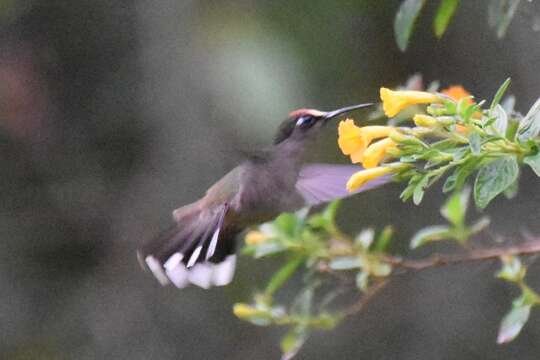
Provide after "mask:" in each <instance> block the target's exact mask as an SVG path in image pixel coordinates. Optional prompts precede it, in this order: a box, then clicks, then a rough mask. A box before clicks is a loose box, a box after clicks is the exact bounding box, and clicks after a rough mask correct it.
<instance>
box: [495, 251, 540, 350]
mask: <svg viewBox="0 0 540 360" xmlns="http://www.w3.org/2000/svg"><path fill="white" fill-rule="evenodd" d="M501 260H502V263H503V267H502V268H501V270H500V271H499V272H498V273H497V277H498V278H499V279H502V280H505V281H508V282H511V283H514V284H515V285H517V286H519V288H520V289H521V295H520V296H519V297H517V298H516V299H514V301H512V308H511V309H510V311H509V312H508V313H507V314H506V315H505V316H504V318H503V319H502V321H501V325H500V328H499V335H498V336H497V342H498V343H499V344H503V343H507V342H510V341H512V340H514V339H515V338H516V337H517V336H518V335H519V333H520V332H521V329H523V327H524V326H525V324H526V323H527V321H528V320H529V315H530V313H531V309H532V308H533V307H535V306H537V305H540V296H539V295H538V294H537V293H536V292H535V291H534V290H532V289H531V288H530V287H529V286H527V284H526V283H525V275H526V273H527V268H526V267H525V266H524V265H523V264H522V262H521V260H520V259H519V258H518V257H516V256H504V257H502V259H501Z"/></svg>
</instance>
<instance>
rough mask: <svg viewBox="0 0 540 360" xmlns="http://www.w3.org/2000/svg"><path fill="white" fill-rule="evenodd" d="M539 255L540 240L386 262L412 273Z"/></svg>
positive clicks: (360, 304) (357, 307)
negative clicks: (505, 258)
mask: <svg viewBox="0 0 540 360" xmlns="http://www.w3.org/2000/svg"><path fill="white" fill-rule="evenodd" d="M538 253H540V239H532V240H529V241H527V242H524V243H521V244H518V245H512V246H505V247H494V248H485V249H475V250H470V251H468V252H466V253H461V254H451V255H441V254H435V255H432V256H429V257H427V258H425V259H419V260H410V259H403V258H401V257H399V256H385V257H384V260H385V261H386V262H388V263H389V264H391V265H392V266H394V267H396V268H402V269H405V270H410V271H421V270H426V269H430V268H435V267H440V266H447V265H457V264H460V263H467V262H476V261H487V260H496V259H499V258H501V257H502V256H511V255H532V254H538ZM327 270H328V269H327ZM330 271H331V270H330ZM389 282H390V278H386V279H383V280H379V281H378V282H377V283H375V284H374V285H372V286H371V287H370V288H369V289H368V291H367V292H365V293H364V294H363V295H362V297H361V298H360V300H359V301H357V302H356V303H354V304H353V305H351V306H350V307H349V308H348V309H347V310H345V312H344V314H345V315H346V316H349V315H353V314H356V313H359V312H360V311H362V310H363V309H364V307H365V306H366V305H367V304H368V303H369V301H370V300H371V299H372V298H373V297H374V296H375V295H377V294H378V293H379V292H380V291H381V290H382V289H383V288H384V287H385V286H386V285H387V284H388V283H389Z"/></svg>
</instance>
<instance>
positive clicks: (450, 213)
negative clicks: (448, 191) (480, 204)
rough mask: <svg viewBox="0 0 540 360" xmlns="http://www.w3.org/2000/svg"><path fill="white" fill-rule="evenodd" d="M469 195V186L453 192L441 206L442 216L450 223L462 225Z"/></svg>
mask: <svg viewBox="0 0 540 360" xmlns="http://www.w3.org/2000/svg"><path fill="white" fill-rule="evenodd" d="M470 195H471V189H470V188H469V187H467V188H465V189H464V190H463V191H461V192H456V193H454V194H453V195H452V196H450V198H449V199H448V201H446V203H445V204H444V206H443V207H442V209H441V214H442V216H444V217H445V219H447V220H448V221H449V222H450V223H451V224H452V225H454V226H462V225H463V224H464V222H465V214H466V212H467V207H468V206H469V197H470Z"/></svg>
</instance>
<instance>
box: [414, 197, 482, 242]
mask: <svg viewBox="0 0 540 360" xmlns="http://www.w3.org/2000/svg"><path fill="white" fill-rule="evenodd" d="M470 194H471V191H470V189H469V188H465V189H464V190H463V191H461V192H455V193H454V194H453V195H452V196H450V198H449V199H448V200H447V201H446V203H445V204H444V205H443V207H442V208H441V215H442V216H443V217H444V218H445V219H446V220H448V225H432V226H428V227H425V228H423V229H421V230H419V231H418V232H417V233H416V234H415V235H414V237H413V238H412V239H411V242H410V247H411V249H416V248H418V247H420V246H423V245H425V244H427V243H430V242H433V241H439V240H454V241H456V242H458V243H459V244H461V245H463V244H465V243H466V242H467V241H468V240H469V238H470V237H471V236H473V235H475V234H477V233H479V232H480V231H482V230H484V229H485V228H486V227H487V226H488V225H489V218H487V217H483V218H481V219H480V220H478V221H477V222H476V223H474V224H473V225H471V226H467V225H466V223H465V215H466V213H467V207H468V205H469V198H470Z"/></svg>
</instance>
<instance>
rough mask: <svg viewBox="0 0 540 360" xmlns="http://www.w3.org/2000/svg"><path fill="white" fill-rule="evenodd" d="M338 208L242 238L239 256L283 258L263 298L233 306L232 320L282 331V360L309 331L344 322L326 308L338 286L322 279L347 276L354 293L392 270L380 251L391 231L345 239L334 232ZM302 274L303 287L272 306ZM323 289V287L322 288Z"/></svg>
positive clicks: (294, 217)
mask: <svg viewBox="0 0 540 360" xmlns="http://www.w3.org/2000/svg"><path fill="white" fill-rule="evenodd" d="M338 206H339V202H338V201H336V202H333V203H331V204H329V205H328V206H327V207H326V209H324V210H323V211H322V212H321V213H316V214H313V215H311V216H309V217H306V216H305V214H304V213H303V212H300V213H297V214H290V213H287V214H282V215H280V216H279V217H278V218H276V220H274V221H273V222H271V223H268V224H263V225H261V226H260V227H259V229H258V230H253V232H255V233H256V236H253V234H251V235H250V234H248V235H247V236H246V241H248V240H247V239H249V238H250V236H251V238H252V239H253V238H257V239H262V240H258V241H251V242H252V243H250V244H247V245H246V246H245V247H244V249H243V252H244V254H248V255H250V256H253V257H254V258H260V257H269V256H275V255H278V254H284V255H286V256H284V263H283V265H282V266H281V268H280V269H279V270H278V271H276V272H275V274H274V275H272V276H271V277H270V280H269V281H268V284H267V285H266V287H265V289H264V291H263V292H259V293H257V294H255V295H254V297H253V300H252V302H251V304H243V303H238V304H236V305H235V307H234V312H235V314H236V315H237V316H238V317H239V318H240V319H243V320H246V321H249V322H251V323H252V324H255V325H258V326H269V325H279V326H287V327H288V331H287V332H286V334H285V336H284V337H283V339H282V341H281V349H282V352H283V358H291V357H292V356H294V354H296V352H297V351H298V350H299V349H300V347H301V346H302V344H303V343H304V341H305V340H306V339H307V337H308V336H309V333H310V332H311V331H312V330H314V329H331V328H333V327H334V326H335V325H336V324H337V323H338V322H339V321H340V320H341V319H342V318H343V316H344V313H343V311H344V310H341V311H340V310H334V311H330V309H329V308H328V307H329V305H331V303H332V301H333V299H334V298H335V296H336V292H337V289H338V287H339V286H340V284H339V283H338V284H336V281H335V280H336V278H335V277H332V276H329V275H328V273H329V272H331V273H336V274H337V273H343V275H344V276H348V275H352V276H353V277H354V278H355V279H356V280H355V281H356V284H357V286H358V289H359V291H368V290H369V289H370V286H372V284H374V283H377V282H378V281H380V280H381V279H382V278H384V277H387V276H389V275H390V274H391V272H392V266H391V264H390V263H388V262H386V258H385V256H386V255H385V254H386V253H384V251H386V250H387V249H388V247H389V245H390V244H391V239H392V234H393V230H392V228H391V227H387V228H384V229H383V230H382V231H381V232H379V233H378V234H377V233H376V232H375V231H374V230H372V229H365V230H363V231H361V232H360V233H359V234H358V235H357V236H356V237H355V238H351V237H349V236H347V235H345V234H343V233H341V231H340V230H339V229H338V227H337V225H336V223H335V217H336V213H337V210H338ZM301 269H303V270H304V271H303V272H304V273H305V276H303V277H302V281H303V287H302V289H301V290H300V291H299V292H298V295H297V296H296V297H295V299H294V300H293V301H292V302H291V304H290V305H288V306H286V305H276V304H275V299H274V296H275V294H276V293H277V292H278V291H279V290H280V289H281V288H282V287H283V286H285V285H286V284H287V282H288V280H289V279H291V277H293V276H294V275H295V273H297V272H299V270H301ZM323 285H325V286H323Z"/></svg>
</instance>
